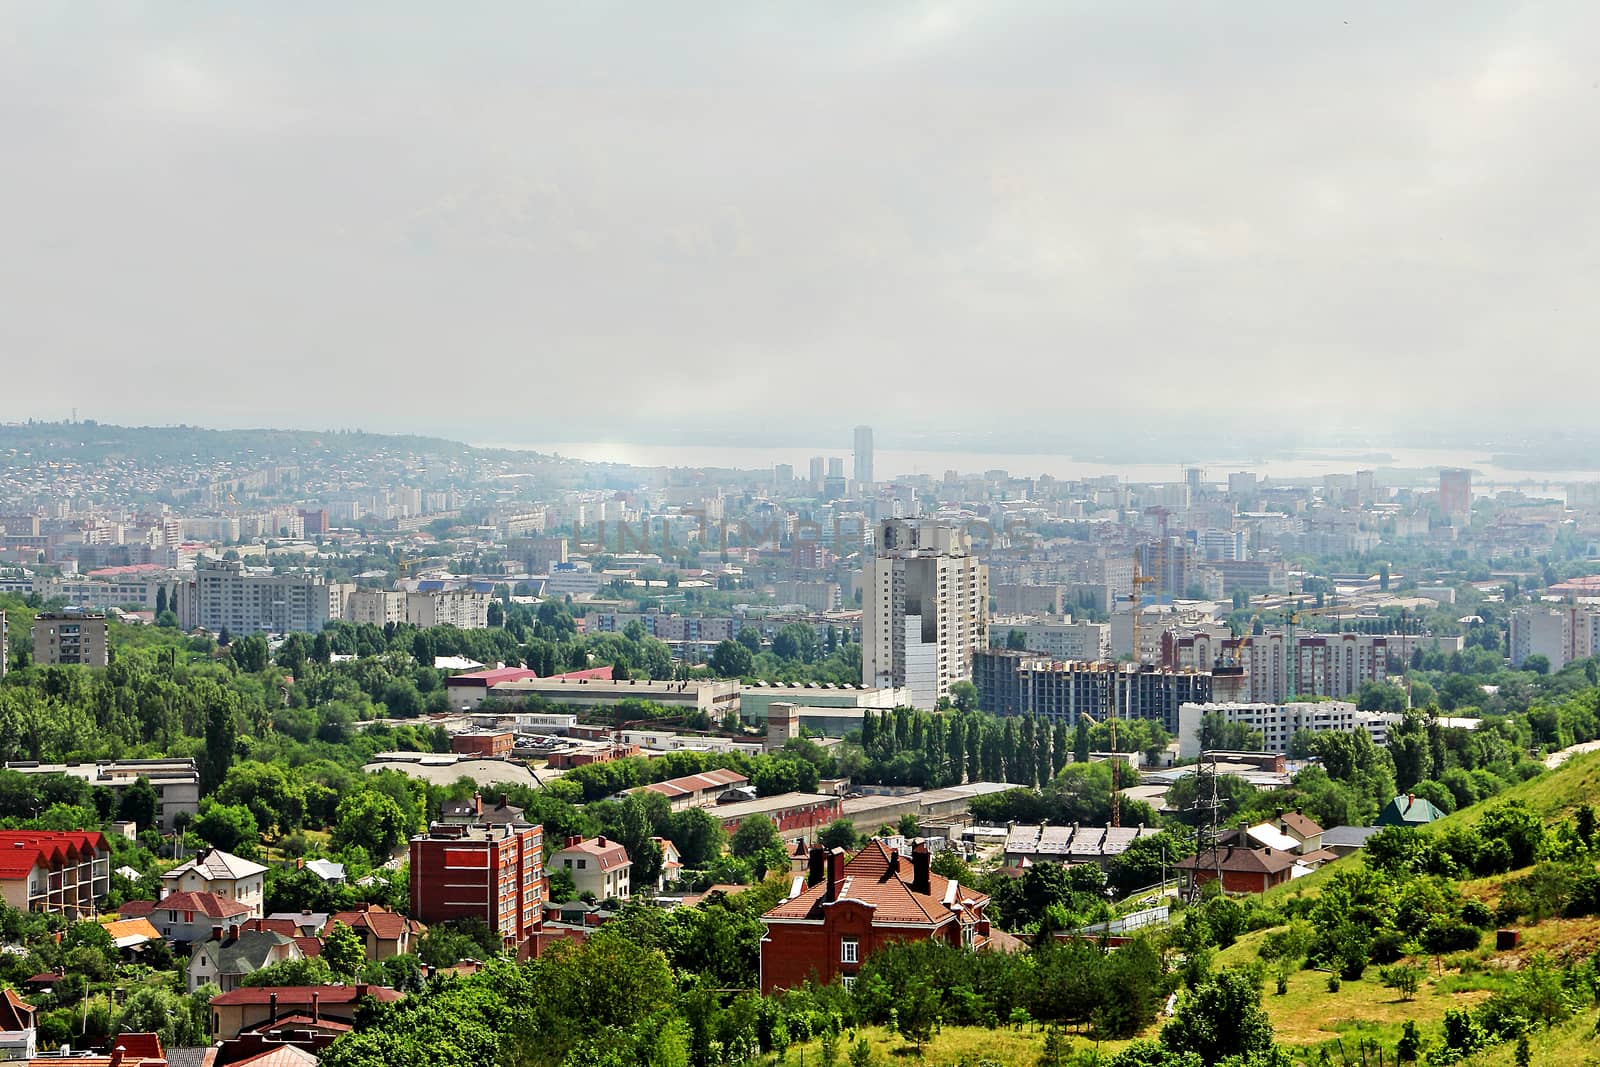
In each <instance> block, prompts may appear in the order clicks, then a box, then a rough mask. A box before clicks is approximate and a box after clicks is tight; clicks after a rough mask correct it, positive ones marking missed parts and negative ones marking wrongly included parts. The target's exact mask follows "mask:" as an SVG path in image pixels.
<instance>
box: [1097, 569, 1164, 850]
mask: <svg viewBox="0 0 1600 1067" xmlns="http://www.w3.org/2000/svg"><path fill="white" fill-rule="evenodd" d="M1154 581H1155V579H1154V578H1152V577H1150V576H1149V575H1145V574H1141V573H1140V572H1139V554H1138V553H1137V552H1135V553H1134V554H1133V592H1132V593H1130V594H1129V595H1128V599H1129V600H1130V601H1132V602H1133V613H1132V615H1133V617H1132V618H1131V619H1130V620H1129V625H1130V626H1131V628H1132V635H1133V642H1132V644H1133V670H1134V673H1135V674H1138V672H1139V664H1140V663H1142V662H1144V650H1143V649H1142V648H1141V647H1140V645H1139V616H1140V615H1141V614H1142V613H1143V612H1144V587H1145V586H1146V585H1149V584H1150V583H1151V582H1154ZM1121 681H1123V678H1122V668H1121V667H1120V666H1119V667H1117V670H1116V673H1115V674H1113V675H1112V679H1111V700H1110V701H1109V702H1108V703H1109V705H1110V708H1109V710H1110V714H1109V715H1108V716H1107V718H1106V722H1107V725H1108V726H1109V727H1110V731H1111V825H1112V826H1121V825H1122V792H1121V786H1122V766H1121V765H1122V760H1121V759H1120V758H1119V757H1118V756H1117V697H1118V694H1117V686H1118V683H1119V682H1121ZM1133 684H1134V683H1133V682H1132V680H1129V681H1128V699H1129V700H1130V702H1131V700H1132V695H1133Z"/></svg>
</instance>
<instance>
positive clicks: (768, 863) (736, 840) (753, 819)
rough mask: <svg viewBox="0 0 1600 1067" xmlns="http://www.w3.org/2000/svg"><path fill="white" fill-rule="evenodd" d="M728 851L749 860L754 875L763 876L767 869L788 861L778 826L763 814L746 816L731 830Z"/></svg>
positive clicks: (769, 869) (780, 867)
mask: <svg viewBox="0 0 1600 1067" xmlns="http://www.w3.org/2000/svg"><path fill="white" fill-rule="evenodd" d="M728 851H730V852H732V853H733V854H734V856H735V857H737V858H739V859H742V860H749V861H750V862H751V863H752V864H753V865H754V866H755V868H756V877H757V878H765V877H766V876H767V872H768V871H775V870H780V869H782V868H783V867H784V866H785V865H786V864H787V863H788V862H789V854H788V852H786V851H785V850H784V847H783V839H782V838H781V837H779V836H778V828H777V826H775V825H773V822H772V820H771V819H769V818H767V817H766V816H765V815H761V814H756V815H751V816H749V817H748V818H746V819H745V820H744V821H743V822H741V823H740V824H739V829H737V830H735V831H734V832H733V837H732V838H731V839H730V840H729V842H728Z"/></svg>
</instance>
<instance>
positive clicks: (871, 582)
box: [861, 519, 989, 708]
mask: <svg viewBox="0 0 1600 1067" xmlns="http://www.w3.org/2000/svg"><path fill="white" fill-rule="evenodd" d="M862 578H863V581H862V605H863V613H862V625H861V643H862V644H861V681H862V684H864V685H867V686H873V687H881V686H904V687H905V688H907V689H909V690H910V691H911V696H912V703H913V704H915V705H916V706H917V707H919V708H932V707H934V706H935V705H936V704H938V702H939V700H940V698H941V697H948V696H949V695H950V687H951V686H952V685H953V684H955V683H956V682H959V681H962V680H964V679H969V678H971V677H972V656H973V653H974V652H976V651H978V650H980V649H983V648H985V647H987V645H988V637H989V569H988V568H987V567H986V566H984V564H983V563H981V562H980V561H979V560H978V559H977V557H975V556H974V555H972V542H971V538H970V537H969V536H968V535H967V533H966V531H964V530H962V529H960V528H958V527H956V526H954V525H952V524H950V523H940V522H932V521H918V520H904V519H890V520H887V521H885V522H882V523H880V524H879V525H878V529H877V539H876V555H875V556H874V558H873V559H872V560H871V561H870V562H869V563H868V564H867V566H866V569H865V573H864V574H863V576H862Z"/></svg>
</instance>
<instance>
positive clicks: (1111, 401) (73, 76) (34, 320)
mask: <svg viewBox="0 0 1600 1067" xmlns="http://www.w3.org/2000/svg"><path fill="white" fill-rule="evenodd" d="M249 12H253V13H249ZM1597 41H1600V7H1597V6H1596V5H1595V4H1594V3H1593V2H1592V0H1588V2H1572V3H1555V2H1550V3H1539V4H1515V3H1509V2H1496V3H1464V2H1461V0H1448V2H1438V3H1406V4H1395V3H1393V2H1383V3H1311V4H1300V3H1293V4H1286V3H1282V2H1280V0H1273V2H1270V3H1269V2H1261V3H1243V2H1230V3H1225V4H1202V3H1194V2H1192V0H1182V2H1172V3H1136V2H1122V0H1116V2H1110V0H1108V2H1105V3H1093V4H1089V3H1068V2H1065V0H1054V2H1047V3H1039V4H1012V3H1003V2H997V0H974V2H970V3H965V2H964V3H940V2H935V0H930V2H927V3H920V4H905V5H896V4H889V3H883V4H877V3H871V4H862V3H856V2H850V3H837V4H826V3H815V2H811V3H804V4H793V5H777V4H763V3H754V4H753V3H747V2H729V3H718V4H712V3H702V4H697V3H691V2H674V3H635V4H609V3H599V2H578V3H574V2H571V0H568V2H564V3H561V4H554V5H548V6H547V5H543V4H536V3H531V2H527V0H519V2H516V3H507V4H487V3H481V4H475V3H459V4H441V3H436V2H429V3H397V2H394V0H384V2H382V3H372V4H357V3H348V4H325V3H283V2H274V3H270V4H268V3H264V2H263V3H256V4H233V5H222V4H212V3H190V4H182V3H176V2H168V3H151V4H138V3H109V4H103V5H102V4H93V3H88V2H85V3H65V4H63V3H49V2H46V0H38V2H34V3H11V4H6V5H4V7H3V8H0V136H3V137H4V140H5V151H4V154H3V157H0V158H3V163H0V222H3V227H0V234H3V236H4V246H3V248H4V251H3V253H0V285H3V291H4V295H3V297H0V419H15V418H25V417H30V416H31V417H46V418H55V417H61V416H65V415H66V414H67V413H68V411H69V409H70V408H72V407H74V406H76V407H77V408H78V409H79V413H80V415H81V416H82V417H88V418H99V419H101V420H103V421H119V422H174V421H187V422H191V423H201V424H211V425H263V424H277V425H298V426H307V427H312V428H322V427H330V426H361V427H364V428H367V429H393V430H401V429H409V430H418V431H424V432H426V431H437V432H450V433H454V434H455V435H457V436H467V437H472V438H474V439H477V440H498V441H505V440H528V441H537V440H541V439H543V438H545V437H547V436H550V435H552V434H555V433H557V432H558V431H565V432H567V433H569V434H576V435H577V436H579V437H582V436H584V435H585V434H588V433H593V434H605V435H608V436H617V435H621V434H634V433H648V432H651V431H652V430H659V429H662V428H670V427H677V426H682V425H687V424H697V425H700V426H706V425H710V426H718V425H727V426H730V427H731V426H758V427H762V426H765V427H772V426H789V427H792V426H795V425H797V424H800V425H803V424H805V423H808V422H809V423H816V424H825V425H827V426H829V427H834V426H839V427H848V426H849V425H852V424H853V423H855V422H858V421H872V422H874V423H875V424H877V425H879V426H882V427H889V428H891V429H892V428H893V427H896V426H900V427H907V428H909V427H923V428H930V427H937V426H947V425H973V426H985V425H988V426H1007V427H1012V428H1015V427H1018V426H1029V425H1038V426H1040V427H1045V428H1052V429H1059V428H1060V427H1061V426H1062V425H1072V424H1074V423H1077V422H1080V421H1081V420H1083V419H1084V418H1085V416H1086V414H1088V413H1095V414H1096V415H1098V416H1099V417H1104V416H1105V415H1106V413H1109V412H1116V411H1119V410H1120V409H1122V408H1123V407H1125V406H1126V405H1127V404H1128V403H1130V402H1131V401H1133V400H1137V401H1138V402H1139V403H1140V404H1141V405H1142V407H1143V408H1144V410H1145V411H1146V412H1148V413H1150V414H1152V415H1156V416H1160V415H1161V414H1162V413H1163V412H1164V411H1167V410H1184V411H1188V412H1196V411H1198V412H1202V413H1206V414H1208V415H1221V416H1226V417H1227V418H1228V419H1235V420H1237V419H1253V418H1270V419H1282V418H1285V417H1287V416H1299V415H1314V416H1315V419H1316V420H1317V421H1318V422H1325V423H1328V424H1349V423H1361V424H1367V423H1371V422H1374V421H1381V420H1383V419H1385V418H1392V417H1396V416H1404V417H1405V418H1408V419H1410V418H1418V417H1427V418H1433V417H1456V418H1469V419H1471V420H1474V421H1476V420H1479V419H1497V418H1519V419H1520V418H1532V417H1539V416H1542V415H1543V414H1544V413H1545V412H1547V411H1555V412H1571V411H1573V410H1574V409H1573V408H1572V407H1571V406H1570V404H1569V403H1567V402H1565V401H1564V398H1568V397H1572V396H1576V395H1579V394H1581V393H1583V392H1586V391H1592V390H1594V389H1595V388H1597V387H1600V360H1597V359H1596V358H1595V355H1594V351H1593V349H1594V343H1595V342H1594V338H1595V335H1596V333H1597V325H1600V323H1597V320H1600V301H1597V300H1596V299H1595V294H1596V292H1597V284H1600V272H1597V259H1600V252H1597V249H1600V241H1597V237H1600V234H1597V229H1600V166H1597V164H1600V54H1597V47H1600V46H1597V43H1596V42H1597ZM480 419H481V420H492V421H494V422H496V423H499V424H501V426H500V427H498V428H497V429H496V430H495V431H494V432H492V433H490V432H487V431H484V432H478V433H476V434H474V433H471V432H470V430H471V428H472V424H473V423H474V421H476V420H480ZM1157 421H1159V420H1157ZM508 427H509V428H508ZM880 434H881V431H880Z"/></svg>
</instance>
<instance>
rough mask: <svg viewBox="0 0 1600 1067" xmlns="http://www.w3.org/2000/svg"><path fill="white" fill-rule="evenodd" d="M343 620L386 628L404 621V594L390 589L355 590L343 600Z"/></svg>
mask: <svg viewBox="0 0 1600 1067" xmlns="http://www.w3.org/2000/svg"><path fill="white" fill-rule="evenodd" d="M344 617H345V620H346V621H348V622H353V623H356V624H357V625H359V624H361V623H371V624H372V625H374V626H387V625H389V624H390V623H402V622H405V621H406V594H405V593H403V592H399V591H397V590H392V589H357V590H356V591H355V592H353V593H351V594H350V596H349V597H348V598H346V600H345V612H344Z"/></svg>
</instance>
